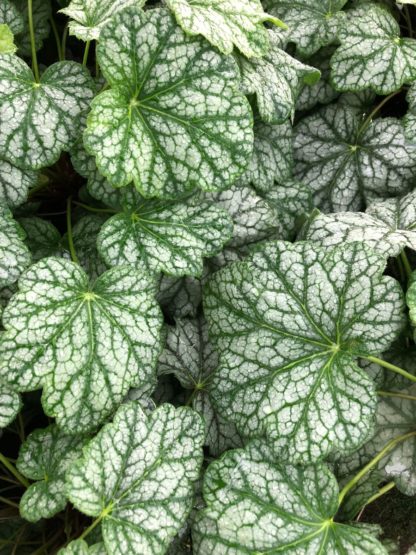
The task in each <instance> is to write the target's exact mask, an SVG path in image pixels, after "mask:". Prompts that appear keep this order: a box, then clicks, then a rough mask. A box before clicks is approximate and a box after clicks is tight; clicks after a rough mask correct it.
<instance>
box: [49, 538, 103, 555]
mask: <svg viewBox="0 0 416 555" xmlns="http://www.w3.org/2000/svg"><path fill="white" fill-rule="evenodd" d="M58 555H108V552H107V550H106V548H105V546H104V543H102V542H100V543H95V544H93V545H91V546H90V545H88V544H87V542H86V541H84V540H74V541H72V542H71V543H69V544H68V545H67V546H66V547H63V548H62V549H60V550H59V551H58Z"/></svg>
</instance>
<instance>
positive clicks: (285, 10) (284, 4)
mask: <svg viewBox="0 0 416 555" xmlns="http://www.w3.org/2000/svg"><path fill="white" fill-rule="evenodd" d="M346 3H347V0H314V1H313V2H311V1H310V0H293V1H292V0H267V1H266V3H265V6H266V9H267V10H269V11H270V13H272V14H273V15H274V14H276V15H278V16H279V17H281V18H282V19H283V21H284V22H285V23H286V24H287V26H288V28H289V30H288V32H287V34H288V37H287V40H289V41H291V42H294V43H296V49H297V52H298V53H299V54H301V55H303V56H311V55H312V54H314V53H315V52H316V51H317V50H319V49H320V48H321V47H322V46H327V45H328V44H332V43H334V42H336V41H337V39H338V35H339V32H340V31H341V29H342V28H343V27H344V25H345V23H346V14H345V13H344V12H342V11H341V10H342V8H343V7H344V6H345V4H346Z"/></svg>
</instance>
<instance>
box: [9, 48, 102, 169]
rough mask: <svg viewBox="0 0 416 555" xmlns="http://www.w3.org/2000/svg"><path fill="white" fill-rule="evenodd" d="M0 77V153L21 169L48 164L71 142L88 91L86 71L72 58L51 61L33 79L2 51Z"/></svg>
mask: <svg viewBox="0 0 416 555" xmlns="http://www.w3.org/2000/svg"><path fill="white" fill-rule="evenodd" d="M0 81H1V87H0V154H1V156H2V158H6V159H7V160H9V162H11V163H12V164H14V165H16V166H19V167H21V168H27V169H39V168H42V167H45V166H50V165H52V164H53V163H54V162H56V161H57V159H58V158H59V156H60V154H61V152H62V150H66V149H68V148H69V147H70V146H71V143H73V142H74V140H75V138H76V136H77V134H78V133H79V131H80V118H81V115H82V114H83V112H85V111H86V110H87V108H88V107H89V103H90V101H91V99H92V97H93V95H94V83H93V81H92V79H91V77H90V75H89V73H88V71H87V70H86V69H85V68H83V67H82V66H81V65H80V64H77V63H75V62H57V63H55V64H53V65H51V66H49V67H48V69H47V70H46V71H45V72H44V73H43V75H42V76H41V80H40V83H36V82H35V79H34V76H33V73H32V71H31V69H30V68H29V66H28V65H27V64H26V63H25V62H24V61H23V60H21V59H20V58H18V57H17V56H13V55H10V54H5V55H3V56H0ZM45 116H46V117H45Z"/></svg>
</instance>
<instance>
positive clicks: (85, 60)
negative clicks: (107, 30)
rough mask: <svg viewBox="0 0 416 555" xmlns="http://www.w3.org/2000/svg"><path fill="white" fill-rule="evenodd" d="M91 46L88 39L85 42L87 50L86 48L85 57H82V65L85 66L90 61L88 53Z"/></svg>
mask: <svg viewBox="0 0 416 555" xmlns="http://www.w3.org/2000/svg"><path fill="white" fill-rule="evenodd" d="M90 46H91V41H90V40H87V42H86V43H85V50H84V58H83V59H82V65H83V66H84V67H86V66H87V62H88V53H89V51H90Z"/></svg>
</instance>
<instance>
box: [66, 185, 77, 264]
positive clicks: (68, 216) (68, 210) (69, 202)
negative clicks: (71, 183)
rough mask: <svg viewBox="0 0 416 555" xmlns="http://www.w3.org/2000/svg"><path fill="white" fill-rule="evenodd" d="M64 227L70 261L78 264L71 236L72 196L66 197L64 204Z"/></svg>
mask: <svg viewBox="0 0 416 555" xmlns="http://www.w3.org/2000/svg"><path fill="white" fill-rule="evenodd" d="M66 227H67V232H68V245H69V252H70V253H71V258H72V261H73V262H75V263H76V264H79V260H78V257H77V253H76V252H75V246H74V238H73V235H72V196H70V197H68V200H67V202H66Z"/></svg>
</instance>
